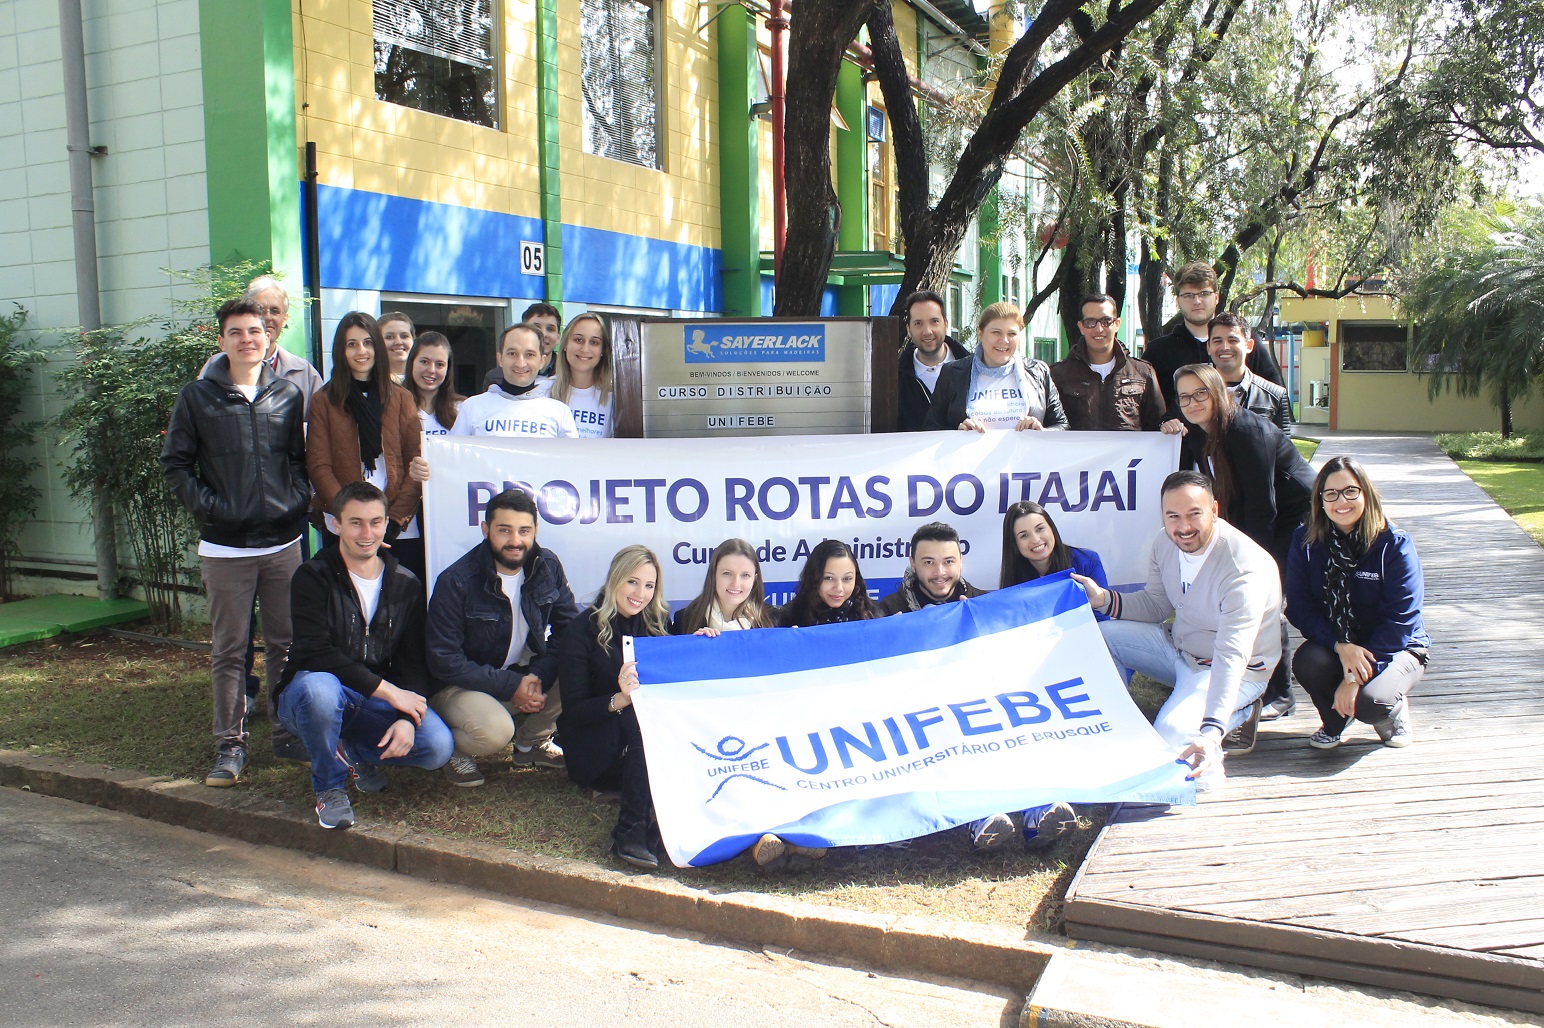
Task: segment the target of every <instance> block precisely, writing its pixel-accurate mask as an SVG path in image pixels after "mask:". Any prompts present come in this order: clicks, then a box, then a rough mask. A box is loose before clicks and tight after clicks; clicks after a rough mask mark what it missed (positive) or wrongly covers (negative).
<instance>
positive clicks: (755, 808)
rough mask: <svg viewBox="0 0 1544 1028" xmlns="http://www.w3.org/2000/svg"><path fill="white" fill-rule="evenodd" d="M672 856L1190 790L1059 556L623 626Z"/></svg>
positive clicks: (932, 828)
mask: <svg viewBox="0 0 1544 1028" xmlns="http://www.w3.org/2000/svg"><path fill="white" fill-rule="evenodd" d="M635 653H636V656H637V660H638V673H639V681H640V683H641V686H640V688H639V690H638V691H637V693H636V694H635V695H634V701H635V703H636V706H637V710H638V722H639V724H640V725H641V726H642V729H643V739H644V749H645V751H646V753H647V754H648V765H649V784H650V786H651V788H652V789H653V792H654V806H655V810H656V811H657V812H658V814H659V823H660V829H661V831H662V833H663V835H664V839H665V847H666V850H667V851H668V852H669V854H670V859H671V860H673V861H674V862H675V863H676V864H677V866H681V867H685V866H687V865H703V864H712V863H715V862H717V861H720V860H727V859H728V858H730V857H732V856H734V855H735V854H737V853H739V852H740V851H742V850H744V849H745V848H746V847H748V846H749V845H751V843H753V842H754V841H755V840H756V839H757V838H758V837H759V836H760V835H762V834H763V833H765V832H771V833H773V834H776V835H780V836H783V837H784V838H785V839H787V840H789V841H790V842H793V843H795V844H798V845H803V846H850V845H861V844H865V843H882V842H893V841H896V840H899V839H910V838H914V837H916V836H920V835H927V834H929V833H931V832H937V831H941V830H943V829H945V828H950V827H953V826H955V825H959V824H964V823H966V822H969V821H972V820H975V819H976V818H979V817H983V816H986V815H988V814H993V813H997V812H1013V811H1019V810H1023V809H1025V808H1027V807H1032V806H1035V805H1037V804H1041V803H1052V802H1057V801H1063V802H1071V803H1113V802H1141V803H1184V804H1189V803H1194V802H1195V787H1194V785H1193V784H1192V783H1190V782H1187V781H1186V780H1185V773H1186V768H1185V767H1184V765H1182V764H1179V763H1177V762H1176V759H1175V757H1176V755H1175V753H1174V751H1173V750H1172V749H1170V748H1169V747H1168V746H1167V745H1166V744H1165V743H1164V742H1163V740H1162V739H1160V738H1159V736H1158V733H1157V732H1156V731H1154V730H1153V728H1152V726H1151V725H1150V724H1148V722H1147V719H1146V718H1144V717H1143V716H1142V713H1141V711H1139V710H1138V709H1137V708H1136V705H1135V704H1134V703H1132V701H1131V697H1130V696H1129V695H1128V694H1127V692H1126V688H1125V685H1124V683H1123V682H1122V679H1121V676H1120V674H1119V673H1118V672H1117V671H1116V669H1115V665H1114V663H1113V662H1112V661H1111V660H1110V656H1109V651H1108V650H1107V649H1106V648H1105V645H1104V640H1103V638H1102V637H1101V635H1100V634H1099V628H1098V626H1097V625H1096V624H1095V622H1094V617H1093V612H1092V611H1091V610H1090V608H1089V605H1088V601H1087V599H1086V598H1085V596H1084V594H1083V590H1082V589H1081V588H1080V587H1079V586H1078V585H1077V584H1076V583H1075V582H1073V581H1071V579H1070V578H1069V577H1068V576H1067V574H1066V573H1062V574H1058V575H1052V576H1048V577H1047V578H1044V579H1041V580H1039V581H1036V582H1030V583H1026V584H1024V585H1019V586H1014V587H1012V588H1010V589H1003V590H1000V591H998V592H993V593H987V594H985V595H983V596H979V597H976V598H974V599H969V600H964V601H962V602H959V603H949V604H945V605H942V606H936V607H928V608H926V609H924V610H920V611H915V612H913V613H909V614H901V615H897V616H894V617H889V618H882V619H879V620H875V621H859V622H853V623H850V624H843V625H823V626H820V627H816V628H779V629H762V630H755V631H745V632H727V633H725V634H723V635H720V636H719V637H718V638H715V639H709V638H706V637H701V636H687V637H680V638H650V639H642V638H640V639H637V640H636V641H635Z"/></svg>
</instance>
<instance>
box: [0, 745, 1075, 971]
mask: <svg viewBox="0 0 1544 1028" xmlns="http://www.w3.org/2000/svg"><path fill="white" fill-rule="evenodd" d="M0 786H10V787H13V788H27V789H31V790H32V791H33V792H38V793H43V794H45V795H49V796H57V797H60V798H62V799H68V800H74V801H76V802H78V803H89V804H92V805H94V806H98V807H106V808H108V809H111V810H119V811H123V812H124V813H127V814H133V815H135V816H136V817H142V818H147V819H150V820H154V821H161V822H164V823H166V824H172V825H179V826H181V827H185V828H192V829H195V830H197V831H201V832H211V833H214V834H217V835H224V836H228V837H230V838H233V839H240V840H241V841H243V842H250V843H257V844H260V845H265V846H279V847H283V848H286V849H294V850H301V851H303V852H306V853H313V854H316V855H317V856H323V857H330V858H333V859H335V860H347V861H350V862H353V863H356V864H363V865H366V866H368V867H374V868H379V869H381V870H386V871H396V872H399V873H401V874H407V875H412V876H414V877H417V878H424V879H428V880H432V881H437V882H447V883H451V884H455V885H465V886H470V887H473V888H478V889H485V890H487V891H489V892H495V893H501V894H504V895H507V896H518V897H521V898H523V899H530V900H537V901H540V902H543V903H558V904H563V905H565V906H570V907H577V908H579V909H582V910H590V911H594V912H596V913H601V914H610V915H613V916H616V917H625V918H631V919H634V920H639V921H647V922H650V923H653V924H657V925H662V926H665V927H669V928H679V929H685V930H688V931H695V932H702V933H704V934H708V935H714V936H718V937H720V938H723V939H727V940H730V941H733V942H738V943H745V944H749V945H753V946H758V947H761V946H767V947H775V948H779V949H793V950H800V951H803V952H806V953H818V954H823V955H826V956H832V957H837V958H840V959H842V960H845V961H848V962H852V963H856V964H861V965H863V966H865V967H873V968H884V969H886V970H891V971H901V972H912V973H916V972H920V973H924V974H933V975H942V976H946V977H951V978H964V979H968V980H971V981H978V982H985V983H989V984H993V985H1000V986H1006V987H1009V988H1013V989H1017V990H1019V991H1021V992H1028V991H1029V990H1030V989H1031V988H1033V987H1034V985H1035V983H1036V981H1038V980H1039V977H1040V974H1041V972H1042V971H1044V970H1045V968H1046V966H1047V964H1049V962H1050V960H1051V957H1052V955H1053V954H1054V953H1056V952H1057V950H1056V948H1054V947H1051V946H1047V945H1043V944H1037V943H1033V942H1029V941H1026V940H1025V939H1023V938H1022V937H1021V936H1020V935H1019V934H1018V933H1017V932H1014V931H1012V930H1010V929H1006V928H999V927H994V926H990V925H973V924H962V923H955V922H948V921H937V920H933V919H929V918H920V917H910V916H907V917H885V916H880V915H875V914H865V913H861V912H858V911H848V910H841V909H837V908H834V907H825V906H820V905H819V904H814V903H804V902H801V901H798V900H790V899H785V898H783V897H780V896H766V895H762V894H760V893H750V892H734V893H712V892H707V891H704V890H701V889H694V888H691V887H689V886H685V885H682V884H681V883H680V882H677V881H674V880H672V879H669V878H654V877H651V876H649V875H634V874H627V873H624V872H621V871H613V870H611V869H608V868H603V867H599V866H597V865H595V864H590V863H586V862H584V861H580V860H568V859H564V858H561V857H542V856H535V855H532V854H528V853H521V852H517V851H515V850H510V849H505V848H502V847H498V846H493V845H489V844H487V843H479V842H470V841H466V840H460V839H445V838H440V837H438V836H434V835H429V834H427V833H424V832H417V831H412V830H410V829H405V828H394V827H386V826H375V827H372V826H369V825H364V826H356V827H355V828H353V829H351V830H349V831H346V832H328V831H324V830H322V829H320V828H318V827H317V826H316V825H315V824H314V823H312V821H311V819H310V818H308V817H303V816H300V815H298V814H296V813H295V812H294V811H292V810H290V809H287V808H286V807H285V806H283V805H282V804H280V803H277V802H275V801H272V800H265V799H261V798H258V797H254V796H250V795H246V794H243V793H242V792H241V791H240V790H234V789H210V788H207V787H205V786H203V785H200V784H198V783H196V782H192V781H188V780H186V779H172V778H161V777H151V776H147V775H143V774H140V773H138V772H134V771H120V770H113V769H110V768H103V767H101V766H98V765H90V764H81V763H76V762H73V761H67V760H58V759H54V758H50V757H39V756H35V755H33V754H30V753H24V752H20V751H17V750H0Z"/></svg>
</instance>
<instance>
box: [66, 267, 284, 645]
mask: <svg viewBox="0 0 1544 1028" xmlns="http://www.w3.org/2000/svg"><path fill="white" fill-rule="evenodd" d="M257 270H259V269H258V268H257V266H256V265H252V264H241V265H236V266H231V267H226V268H214V269H208V268H206V269H202V270H200V271H198V272H194V273H190V274H184V275H181V276H180V277H182V278H184V279H185V280H187V281H189V282H192V283H193V284H195V285H196V286H198V287H199V289H200V291H201V292H203V293H204V295H203V296H202V297H200V298H197V299H193V300H189V301H183V302H179V303H177V304H175V306H176V308H177V310H178V312H179V313H182V314H185V315H186V314H192V315H194V317H192V318H179V317H176V316H173V317H171V318H168V319H167V320H166V321H164V322H162V323H161V324H159V325H156V326H152V325H150V324H147V323H145V322H140V323H136V324H132V325H123V326H115V327H109V328H103V329H98V330H97V331H94V332H81V333H77V334H75V335H74V336H73V337H71V338H70V342H69V345H70V348H71V349H72V350H73V351H74V355H75V358H76V361H75V363H74V364H72V365H68V366H66V367H65V368H64V370H63V371H61V372H60V373H59V380H60V383H61V385H62V386H63V388H64V392H65V395H66V397H67V398H68V399H67V403H66V405H65V407H64V409H63V410H62V411H61V412H60V414H59V416H58V418H57V422H56V424H57V427H58V429H59V432H60V435H61V436H62V438H63V441H64V443H65V445H67V446H68V447H69V455H68V457H66V459H65V461H64V464H63V468H64V479H65V482H66V484H67V485H68V486H69V487H70V490H71V492H72V493H74V494H75V496H76V497H78V498H79V499H81V500H83V501H89V499H90V497H91V496H92V495H93V493H94V492H95V491H96V490H98V489H100V490H102V491H103V492H105V494H106V496H107V498H108V500H109V501H110V502H111V504H112V507H113V510H114V511H115V513H116V516H117V517H118V519H119V521H120V524H121V525H122V526H123V527H125V528H126V529H127V534H128V537H129V544H130V546H131V548H132V549H133V552H134V559H135V563H136V564H137V565H138V567H139V582H140V586H141V587H142V588H143V589H144V592H145V602H146V603H147V604H148V605H149V607H150V619H151V622H152V623H153V624H154V625H156V626H157V627H160V628H168V629H174V628H176V627H177V626H178V625H179V624H180V622H181V620H182V604H181V600H180V596H179V593H180V587H181V586H183V585H185V584H190V583H192V582H194V581H196V580H197V578H196V566H195V565H194V564H193V562H192V561H191V559H190V556H189V554H190V548H191V547H192V545H193V543H194V542H195V541H196V540H197V538H198V527H197V525H196V524H195V522H194V520H193V518H192V516H191V515H189V514H188V512H187V511H186V510H185V509H184V508H183V506H182V504H181V503H180V502H179V501H178V500H177V498H176V497H175V496H174V495H173V494H172V492H171V490H170V489H169V488H167V485H166V479H165V477H164V475H163V474H162V471H161V460H160V458H161V446H162V442H163V439H164V436H165V434H166V425H167V423H168V422H169V421H170V420H171V413H172V406H173V405H174V404H175V403H176V400H177V394H178V392H180V391H181V389H182V387H183V386H185V385H186V384H188V383H189V382H192V381H193V380H195V379H196V378H197V377H198V375H199V372H200V370H201V369H202V368H203V365H204V362H205V361H206V360H208V359H209V356H210V355H211V354H212V353H214V352H215V350H216V349H218V345H217V339H216V337H217V334H218V333H217V328H216V326H215V324H214V323H213V322H212V320H210V316H211V314H212V313H213V311H214V310H215V308H216V307H218V306H219V305H220V303H222V302H223V301H225V300H227V299H230V298H231V297H233V296H239V295H241V292H242V289H243V287H244V285H245V283H246V282H247V281H249V280H250V279H251V277H252V276H253V274H255V273H257Z"/></svg>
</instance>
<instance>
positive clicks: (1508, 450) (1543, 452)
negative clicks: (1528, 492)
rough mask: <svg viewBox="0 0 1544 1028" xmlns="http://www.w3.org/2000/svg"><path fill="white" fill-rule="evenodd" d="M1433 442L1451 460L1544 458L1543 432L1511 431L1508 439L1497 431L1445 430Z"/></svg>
mask: <svg viewBox="0 0 1544 1028" xmlns="http://www.w3.org/2000/svg"><path fill="white" fill-rule="evenodd" d="M1432 441H1433V442H1435V443H1436V444H1437V446H1438V447H1439V448H1440V449H1441V450H1442V452H1443V453H1445V454H1447V455H1448V456H1449V457H1452V458H1453V459H1454V460H1512V461H1517V460H1522V461H1530V460H1537V461H1544V432H1514V433H1512V437H1511V438H1510V439H1502V438H1501V433H1500V432H1444V433H1441V434H1438V435H1435V436H1433V437H1432Z"/></svg>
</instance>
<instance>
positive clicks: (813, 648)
mask: <svg viewBox="0 0 1544 1028" xmlns="http://www.w3.org/2000/svg"><path fill="white" fill-rule="evenodd" d="M1087 606H1088V598H1087V597H1086V596H1085V595H1084V593H1083V588H1082V586H1079V585H1078V584H1077V583H1075V582H1073V581H1072V579H1071V578H1070V572H1066V571H1063V572H1058V573H1057V574H1054V575H1047V576H1046V577H1044V578H1040V579H1036V580H1035V581H1033V582H1025V583H1023V584H1022V585H1016V586H1013V587H1011V588H1008V589H999V590H998V591H996V592H992V593H987V594H986V595H984V596H978V597H976V598H974V599H971V600H967V601H965V602H963V603H946V604H942V605H940V606H936V607H928V608H925V609H923V610H919V611H913V612H911V613H909V614H900V615H897V616H895V617H888V618H880V619H879V620H877V621H857V622H852V623H850V624H845V625H823V626H821V627H818V628H781V629H775V630H765V631H753V632H726V633H725V634H723V635H721V636H719V637H718V638H717V639H706V638H702V637H698V636H681V637H676V638H652V639H638V640H637V641H636V647H637V649H636V652H637V655H638V661H639V672H640V674H639V678H640V681H641V682H642V683H643V684H645V685H660V684H666V683H672V682H701V681H715V680H716V681H724V680H728V679H734V678H751V677H756V678H759V677H763V676H766V675H777V674H790V673H793V672H798V671H811V670H814V669H816V668H826V667H835V666H838V665H845V664H858V663H862V662H864V661H869V660H880V659H883V658H886V657H896V656H904V655H906V654H910V653H922V652H926V651H930V650H937V649H942V648H944V647H948V646H954V645H957V644H959V643H962V642H966V641H968V640H970V639H977V638H980V637H982V636H986V635H992V634H994V633H997V632H1003V631H1007V630H1009V629H1013V628H1020V627H1022V626H1024V625H1027V624H1031V623H1033V622H1036V621H1043V620H1045V619H1047V618H1053V617H1055V616H1057V615H1058V614H1062V613H1065V612H1067V611H1070V610H1075V609H1077V608H1078V607H1087Z"/></svg>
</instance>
